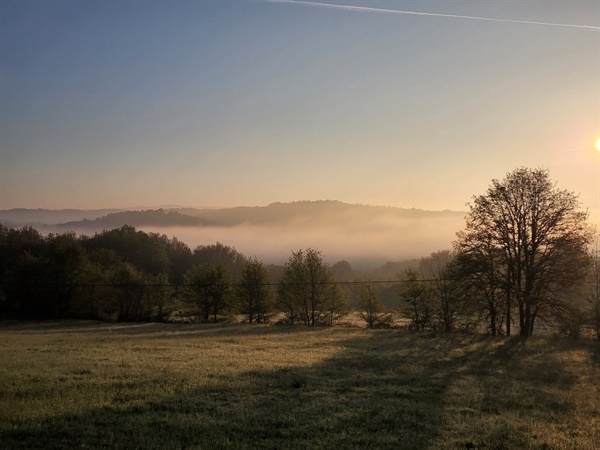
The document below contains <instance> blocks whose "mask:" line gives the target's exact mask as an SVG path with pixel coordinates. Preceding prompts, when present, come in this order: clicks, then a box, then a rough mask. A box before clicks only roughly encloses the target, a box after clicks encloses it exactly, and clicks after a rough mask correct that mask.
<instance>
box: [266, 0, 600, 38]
mask: <svg viewBox="0 0 600 450" xmlns="http://www.w3.org/2000/svg"><path fill="white" fill-rule="evenodd" d="M266 1H267V2H269V3H289V4H294V5H306V6H317V7H321V8H329V9H341V10H344V11H355V12H368V13H382V14H403V15H413V16H430V17H446V18H451V19H470V20H484V21H488V22H504V23H520V24H527V25H542V26H550V27H563V28H579V29H583V30H591V31H600V27H598V26H594V25H576V24H570V23H556V22H538V21H534V20H519V19H497V18H493V17H482V16H466V15H461V14H443V13H429V12H420V11H407V10H400V9H385V8H372V7H370V6H351V5H336V4H333V3H320V2H307V1H302V0H266Z"/></svg>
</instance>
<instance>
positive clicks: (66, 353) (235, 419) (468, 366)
mask: <svg viewBox="0 0 600 450" xmlns="http://www.w3.org/2000/svg"><path fill="white" fill-rule="evenodd" d="M0 361H1V363H0V447H1V448H44V447H45V448H106V447H108V448H157V449H158V448H161V449H163V448H205V449H214V448H278V449H280V448H311V449H312V448H336V447H337V448H344V449H346V448H419V449H420V448H440V449H448V448H489V449H501V448H540V449H541V448H561V449H562V448H573V449H595V448H599V445H600V444H598V443H600V348H599V347H598V344H597V343H595V342H592V341H581V342H575V341H568V340H557V339H552V338H548V337H533V338H531V339H530V340H528V341H527V342H525V343H523V342H521V341H520V340H519V339H502V338H498V339H494V338H490V337H482V336H471V335H442V334H433V333H423V334H414V333H409V332H406V331H399V330H366V329H348V328H322V329H307V328H300V327H296V328H289V327H284V326H249V325H220V326H209V325H160V324H143V325H115V324H98V323H92V322H73V323H56V324H54V323H43V324H31V323H30V324H17V323H13V324H6V323H5V324H0Z"/></svg>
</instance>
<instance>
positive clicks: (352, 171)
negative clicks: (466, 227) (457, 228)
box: [0, 0, 600, 214]
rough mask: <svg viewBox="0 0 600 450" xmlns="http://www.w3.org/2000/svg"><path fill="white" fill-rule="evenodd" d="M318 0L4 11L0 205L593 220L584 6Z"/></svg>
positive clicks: (590, 63) (590, 71)
mask: <svg viewBox="0 0 600 450" xmlns="http://www.w3.org/2000/svg"><path fill="white" fill-rule="evenodd" d="M315 3H316V2H313V3H312V4H310V2H272V1H260V0H257V1H169V2H167V1H143V0H142V1H120V2H118V1H100V0H97V1H60V0H57V1H10V0H4V1H3V2H1V3H0V13H1V17H0V133H1V135H0V140H1V141H0V145H1V148H0V150H1V153H0V158H1V159H0V163H1V165H0V167H1V168H0V209H10V208H50V209H59V208H82V209H96V208H127V207H134V206H147V207H152V206H163V205H182V206H190V207H201V206H218V207H227V206H240V205H246V206H255V205H267V204H269V203H272V202H289V201H297V200H319V199H332V200H340V201H344V202H348V203H361V204H371V205H389V206H399V207H407V208H410V207H416V208H422V209H429V210H444V209H453V210H466V209H467V207H466V203H467V202H469V201H470V200H471V199H472V197H473V196H474V195H480V194H484V193H485V190H486V189H487V187H488V186H489V185H490V182H491V180H492V179H494V178H498V179H501V178H503V177H504V176H505V175H506V174H507V173H508V172H510V171H512V170H514V169H516V168H518V167H522V166H526V167H532V168H536V167H542V168H546V169H548V170H549V171H550V176H551V177H552V179H554V180H555V181H556V182H557V184H558V186H559V187H560V188H562V189H567V190H569V191H572V192H575V193H576V194H579V195H580V200H581V203H582V206H583V207H584V208H589V209H590V210H592V211H595V210H596V209H597V208H598V205H600V152H598V151H597V150H596V149H595V142H596V139H597V138H598V136H599V135H600V28H599V27H600V2H599V1H597V0H593V1H574V0H569V1H519V2H515V1H494V0H487V1H485V2H480V1H453V0H444V1H322V2H320V4H315ZM325 3H327V4H329V5H334V6H335V5H337V6H338V7H331V6H327V5H326V4H325ZM394 11H401V12H400V13H398V12H394ZM409 12H419V13H422V14H410V13H409ZM465 16H468V17H465ZM594 214H596V213H595V212H594Z"/></svg>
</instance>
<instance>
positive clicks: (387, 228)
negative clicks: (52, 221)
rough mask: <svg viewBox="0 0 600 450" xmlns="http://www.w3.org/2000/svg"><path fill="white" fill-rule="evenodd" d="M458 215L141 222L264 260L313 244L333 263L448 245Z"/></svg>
mask: <svg viewBox="0 0 600 450" xmlns="http://www.w3.org/2000/svg"><path fill="white" fill-rule="evenodd" d="M463 226H464V220H463V219H462V218H460V217H443V218H427V219H402V220H391V219H390V220H384V219H381V218H379V219H378V220H377V221H374V222H370V223H367V224H365V223H360V224H356V225H353V224H348V225H347V226H343V227H322V228H321V227H320V228H316V227H307V226H293V225H291V226H286V227H281V226H259V225H238V226H234V227H202V228H192V227H171V228H163V229H158V228H156V227H154V228H153V227H140V229H142V230H144V231H146V232H159V233H161V234H166V235H167V236H169V237H172V236H176V237H177V238H178V239H179V240H181V241H183V242H185V243H186V244H187V245H188V246H189V247H190V248H192V249H194V248H195V247H196V246H198V245H206V244H214V243H215V242H221V243H222V244H225V245H229V246H231V247H235V248H236V250H238V251H240V252H242V253H243V254H245V255H246V256H256V257H257V258H258V259H259V260H261V261H263V262H265V263H274V264H281V263H284V262H285V261H287V259H288V258H289V256H290V254H291V252H292V250H298V249H306V248H308V247H312V248H315V249H318V250H320V251H321V252H322V253H323V254H324V256H325V259H326V260H327V261H328V262H329V263H334V262H336V261H339V260H342V259H345V260H347V261H349V262H351V263H352V264H353V265H357V266H364V265H371V264H378V263H382V262H386V261H399V260H403V259H409V258H414V257H421V256H426V255H428V254H430V253H431V252H434V251H436V250H442V249H446V248H449V247H450V245H451V242H452V241H453V240H454V239H455V236H456V232H457V231H459V230H460V229H462V228H463Z"/></svg>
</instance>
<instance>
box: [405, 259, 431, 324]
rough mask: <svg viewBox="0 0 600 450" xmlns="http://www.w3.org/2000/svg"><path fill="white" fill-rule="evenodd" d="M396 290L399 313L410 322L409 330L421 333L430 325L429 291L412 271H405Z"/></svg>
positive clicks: (417, 274) (416, 273)
mask: <svg viewBox="0 0 600 450" xmlns="http://www.w3.org/2000/svg"><path fill="white" fill-rule="evenodd" d="M400 279H401V281H402V283H401V284H400V287H399V288H398V296H399V297H400V313H401V314H402V316H403V317H404V318H406V319H409V320H410V325H409V328H411V329H413V330H416V331H423V330H425V328H429V327H431V325H432V317H433V306H432V302H431V294H430V292H429V289H428V288H427V286H426V285H425V283H424V282H423V280H422V279H421V276H420V275H419V273H418V272H417V271H416V270H414V269H406V270H405V271H404V273H403V274H402V275H401V276H400Z"/></svg>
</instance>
